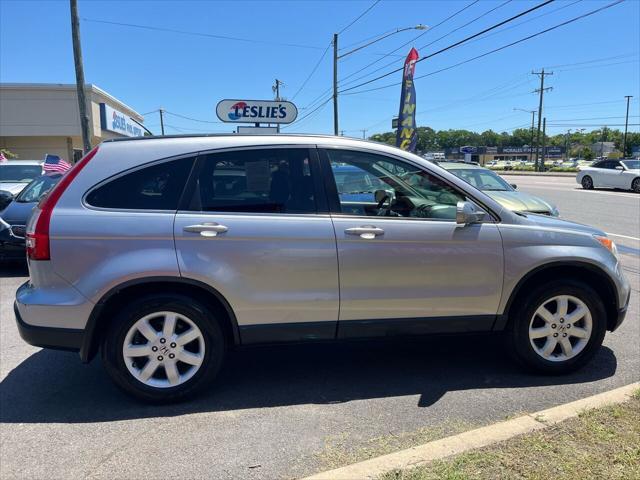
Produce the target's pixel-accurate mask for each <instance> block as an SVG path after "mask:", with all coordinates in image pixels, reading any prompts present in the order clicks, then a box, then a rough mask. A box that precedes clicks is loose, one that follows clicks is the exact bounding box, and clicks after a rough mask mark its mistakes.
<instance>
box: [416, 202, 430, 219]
mask: <svg viewBox="0 0 640 480" xmlns="http://www.w3.org/2000/svg"><path fill="white" fill-rule="evenodd" d="M431 207H433V205H427V204H421V205H418V207H417V208H416V213H417V215H416V216H417V217H420V218H429V217H430V216H431Z"/></svg>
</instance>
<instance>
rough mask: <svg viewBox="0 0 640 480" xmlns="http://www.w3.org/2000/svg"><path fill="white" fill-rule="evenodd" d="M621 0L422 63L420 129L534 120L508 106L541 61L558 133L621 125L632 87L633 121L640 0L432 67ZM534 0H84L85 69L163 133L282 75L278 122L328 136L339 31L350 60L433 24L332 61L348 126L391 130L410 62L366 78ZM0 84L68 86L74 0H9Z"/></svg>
mask: <svg viewBox="0 0 640 480" xmlns="http://www.w3.org/2000/svg"><path fill="white" fill-rule="evenodd" d="M614 1H615V0H609V1H599V0H598V1H595V0H592V1H590V0H578V1H576V0H566V1H561V0H557V1H555V2H552V3H550V4H549V5H545V6H544V7H541V8H539V9H537V10H536V11H534V12H532V13H529V14H527V15H525V16H522V17H520V18H518V19H517V20H514V21H512V22H509V23H507V24H505V25H503V26H502V27H499V28H497V29H495V30H492V31H490V32H488V33H486V34H484V35H483V36H480V37H478V38H476V39H473V40H471V41H469V42H466V43H464V44H462V45H460V46H458V47H455V48H451V49H449V50H446V51H445V52H442V53H439V54H436V55H435V56H433V57H431V58H427V59H425V60H424V61H422V62H420V63H418V64H417V65H416V73H415V76H416V77H419V76H421V75H425V74H430V73H432V74H431V75H427V76H425V77H424V78H421V79H416V82H415V84H416V95H417V111H418V115H417V124H418V125H419V126H430V127H432V128H434V129H449V128H452V129H458V128H465V129H469V130H474V131H479V132H481V131H484V130H487V129H493V130H495V131H510V130H512V129H514V128H519V127H525V128H526V127H527V126H529V125H530V122H531V115H530V114H529V113H527V112H524V111H519V110H514V108H520V109H523V110H533V109H537V107H538V95H537V94H536V93H533V90H535V89H536V88H538V87H539V84H540V79H539V77H538V76H537V75H533V74H532V73H531V72H532V71H539V70H540V69H541V68H543V67H544V68H545V69H546V70H547V71H551V72H553V75H551V76H548V77H546V78H545V87H547V86H550V87H553V90H551V91H548V92H546V93H545V111H544V115H545V116H546V117H547V123H548V125H549V127H548V128H547V131H548V132H549V133H551V134H555V133H560V132H565V131H566V130H567V129H568V128H571V129H573V130H576V129H578V128H586V129H587V130H595V129H597V128H599V127H600V126H601V125H609V126H611V127H612V128H624V127H620V126H617V125H619V124H623V123H624V115H625V108H626V103H625V102H626V101H625V99H624V96H625V95H633V96H634V98H633V99H632V102H631V108H630V113H629V114H630V118H629V123H630V124H640V101H639V100H640V63H639V61H640V56H639V52H640V1H639V0H626V1H624V2H622V3H620V4H618V5H615V6H613V7H611V8H608V9H606V10H603V11H601V12H598V13H596V14H593V15H591V16H588V17H586V18H583V19H580V20H577V21H575V22H573V23H570V24H568V25H565V26H561V27H559V28H557V29H554V30H552V31H549V32H547V33H544V34H542V35H539V36H537V37H535V38H532V39H530V40H527V41H523V42H521V43H518V44H516V45H514V46H511V47H508V48H505V49H503V50H500V51H498V52H495V53H492V54H489V55H486V56H483V57H482V58H478V59H476V60H472V61H469V62H466V63H463V64H461V65H459V66H454V67H453V68H448V69H446V70H443V71H441V72H438V70H441V69H444V68H446V67H450V66H453V65H456V64H458V63H460V62H464V61H466V60H468V59H470V58H472V57H476V56H479V55H482V54H484V53H486V52H489V51H491V50H494V49H496V48H499V47H502V46H504V45H507V44H510V43H512V42H515V41H517V40H519V39H521V38H524V37H527V36H529V35H532V34H535V33H537V32H540V31H542V30H545V29H547V28H550V27H553V26H555V25H558V24H560V23H563V22H565V21H567V20H570V19H572V18H575V17H578V16H580V15H583V14H585V13H588V12H590V11H592V10H595V9H598V8H601V7H604V6H606V5H609V4H610V3H613V2H614ZM541 3H543V0H538V1H526V0H511V1H505V0H497V1H494V0H480V1H474V0H464V1H435V0H433V1H431V0H429V1H426V0H425V1H417V0H416V1H394V0H381V1H375V0H362V1H360V0H344V1H311V0H307V1H305V0H299V1H269V0H264V1H243V0H237V1H213V0H212V1H195V2H193V1H191V2H190V1H135V0H132V1H89V0H79V11H80V17H81V35H82V49H83V58H84V68H85V79H86V81H87V83H93V84H95V85H97V86H99V87H100V88H102V89H103V90H105V91H107V92H109V93H110V94H111V95H113V96H114V97H116V98H118V99H119V100H121V101H123V102H124V103H126V104H127V105H129V106H130V107H132V108H133V109H134V110H136V111H137V112H139V113H142V114H146V115H145V122H144V123H145V125H146V126H147V127H148V128H149V129H150V130H151V131H153V132H154V133H159V130H160V127H159V115H158V113H157V110H158V109H159V108H163V109H164V110H166V112H167V114H166V117H165V126H166V131H167V133H203V132H211V133H214V132H231V131H233V130H234V129H235V125H234V124H224V123H221V122H219V121H218V119H217V117H216V114H215V106H216V104H217V103H218V101H220V100H222V99H224V98H248V99H272V98H273V91H272V85H273V84H274V81H275V79H276V78H277V79H279V80H281V81H282V82H284V86H283V87H282V89H281V96H282V97H284V98H286V99H288V100H291V101H293V102H294V103H295V104H296V105H297V106H298V109H299V115H298V120H297V121H296V122H295V123H293V124H291V125H290V126H288V127H287V128H286V129H284V130H283V131H286V132H304V133H332V132H333V109H332V102H331V101H330V98H331V97H330V95H331V87H332V78H333V70H332V66H333V58H332V55H333V50H332V47H331V40H332V36H333V34H334V33H339V37H338V38H339V40H338V46H339V47H340V50H339V54H340V55H344V54H345V53H348V52H349V51H350V50H351V49H354V48H357V47H358V46H361V45H363V44H364V43H366V42H367V41H371V40H377V39H378V38H380V37H381V36H382V35H385V34H387V33H391V32H394V31H396V30H397V29H404V28H408V27H414V26H416V25H418V24H424V25H427V26H428V27H430V28H429V29H428V30H424V31H421V30H415V29H409V30H406V31H401V32H397V33H393V34H391V35H390V36H388V37H387V38H385V39H382V40H380V41H376V42H374V43H373V44H372V45H370V46H368V47H366V48H363V49H361V50H358V51H356V52H354V53H351V54H349V55H346V56H345V57H343V58H341V59H340V60H339V61H338V79H339V82H340V83H339V91H340V90H345V91H344V92H342V93H341V94H340V95H339V118H340V130H342V131H344V134H345V135H349V136H357V137H359V136H362V135H366V136H367V137H368V136H370V135H372V134H374V133H379V132H385V131H389V130H391V119H392V118H393V117H394V116H397V112H398V109H399V100H400V86H399V82H400V81H401V75H402V73H401V72H396V73H393V74H390V75H388V76H386V77H385V78H382V79H380V80H377V81H374V82H371V83H368V84H366V85H362V86H358V85H359V84H360V83H363V82H366V81H368V80H370V79H373V78H375V77H377V76H380V75H381V74H385V73H387V72H390V71H392V70H395V69H398V68H400V67H402V64H403V61H404V57H405V56H406V55H407V53H408V51H409V49H410V48H411V47H415V48H416V49H417V50H418V52H419V54H420V56H421V57H425V56H427V55H430V54H433V53H436V52H437V51H438V50H441V49H443V48H445V47H447V46H449V45H452V44H454V43H456V42H458V41H460V40H462V39H464V38H465V37H468V36H470V35H473V34H475V33H477V32H480V31H482V30H484V29H485V28H488V27H490V26H492V25H495V24H497V23H499V22H501V21H503V20H505V19H508V18H509V17H511V16H514V15H516V14H518V13H520V12H523V11H525V10H527V9H529V8H532V7H534V6H536V5H539V4H541ZM465 7H466V8H465ZM106 22H109V23H106ZM122 24H128V25H122ZM131 25H137V26H131ZM374 62H375V63H374ZM314 69H315V71H314ZM376 69H378V70H377V71H376ZM360 77H362V78H360ZM0 82H30V83H74V82H75V72H74V64H73V50H72V43H71V26H70V13H69V2H68V1H66V0H65V1H56V0H51V1H28V0H22V1H18V0H16V1H12V0H0ZM389 85H391V86H389ZM378 87H385V88H379V89H378ZM349 88H351V90H348V89H349ZM372 89H375V90H372ZM364 90H369V91H364ZM178 115H179V116H178ZM183 117H188V118H183ZM362 130H365V132H364V133H363V131H362ZM629 130H630V131H640V127H638V126H637V125H632V126H630V128H629Z"/></svg>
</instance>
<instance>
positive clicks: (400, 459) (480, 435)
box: [303, 382, 640, 480]
mask: <svg viewBox="0 0 640 480" xmlns="http://www.w3.org/2000/svg"><path fill="white" fill-rule="evenodd" d="M639 388H640V382H636V383H632V384H630V385H626V386H624V387H621V388H616V389H615V390H610V391H608V392H604V393H600V394H598V395H593V396H591V397H587V398H584V399H582V400H577V401H575V402H570V403H565V404H564V405H559V406H557V407H553V408H548V409H546V410H541V411H539V412H536V413H531V414H529V415H524V416H522V417H518V418H514V419H512V420H506V421H504V422H499V423H495V424H493V425H488V426H486V427H481V428H477V429H475V430H470V431H468V432H464V433H460V434H458V435H453V436H451V437H446V438H442V439H440V440H435V441H433V442H429V443H425V444H424V445H418V446H416V447H411V448H408V449H406V450H401V451H399V452H395V453H390V454H387V455H383V456H381V457H377V458H372V459H370V460H365V461H363V462H359V463H354V464H352V465H348V466H346V467H342V468H337V469H335V470H329V471H326V472H321V473H317V474H315V475H312V476H310V477H306V478H305V479H303V480H353V479H374V478H377V477H379V476H380V475H382V474H384V473H387V472H389V471H391V470H396V469H407V468H412V467H417V466H419V465H424V464H426V463H429V462H431V461H433V460H439V459H442V458H445V457H449V456H452V455H457V454H460V453H463V452H466V451H469V450H473V449H477V448H482V447H486V446H489V445H492V444H494V443H498V442H502V441H505V440H508V439H510V438H512V437H515V436H517V435H522V434H525V433H529V432H534V431H536V430H541V429H543V428H546V427H548V426H550V425H554V424H556V423H558V422H562V421H563V420H567V419H569V418H573V417H576V416H578V414H580V412H583V411H584V410H589V409H593V408H600V407H605V406H608V405H614V404H617V403H622V402H624V401H626V400H628V399H629V398H630V397H631V395H632V394H633V392H634V391H636V390H637V389H639Z"/></svg>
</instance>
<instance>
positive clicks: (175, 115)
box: [163, 110, 225, 124]
mask: <svg viewBox="0 0 640 480" xmlns="http://www.w3.org/2000/svg"><path fill="white" fill-rule="evenodd" d="M163 112H164V113H168V114H169V115H173V116H174V117H179V118H184V119H185V120H191V121H192V122H199V123H215V124H220V123H225V122H217V121H213V120H202V119H199V118H192V117H187V116H185V115H181V114H179V113H174V112H170V111H168V110H163Z"/></svg>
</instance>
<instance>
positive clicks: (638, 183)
mask: <svg viewBox="0 0 640 480" xmlns="http://www.w3.org/2000/svg"><path fill="white" fill-rule="evenodd" d="M631 190H633V191H634V192H636V193H640V178H636V179H635V180H634V181H633V183H632V184H631Z"/></svg>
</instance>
